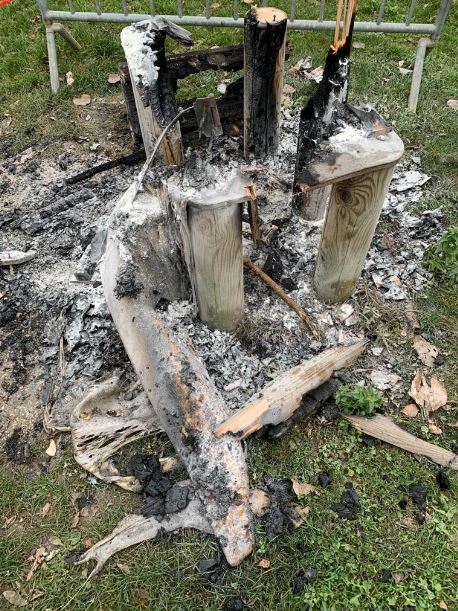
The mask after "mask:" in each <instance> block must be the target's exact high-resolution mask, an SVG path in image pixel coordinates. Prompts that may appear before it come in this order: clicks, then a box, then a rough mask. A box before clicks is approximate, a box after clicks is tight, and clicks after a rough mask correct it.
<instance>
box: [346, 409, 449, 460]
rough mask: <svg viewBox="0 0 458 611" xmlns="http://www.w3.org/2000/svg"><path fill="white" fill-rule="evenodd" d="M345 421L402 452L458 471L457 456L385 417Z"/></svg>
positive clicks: (348, 417) (351, 418)
mask: <svg viewBox="0 0 458 611" xmlns="http://www.w3.org/2000/svg"><path fill="white" fill-rule="evenodd" d="M345 419H346V420H348V422H350V424H351V425H352V426H354V427H355V429H358V431H361V432H362V433H366V434H367V435H370V436H371V437H375V438H376V439H380V440H381V441H385V442H386V443H389V444H391V445H393V446H396V447H398V448H401V449H402V450H407V451H408V452H412V453H413V454H421V455H422V456H426V457H427V458H430V459H431V460H432V461H434V462H435V463H437V464H438V465H441V466H442V467H450V468H451V469H454V470H455V471H458V455H457V454H454V453H453V452H451V451H450V450H445V449H444V448H440V447H439V446H436V445H434V444H432V443H428V442H427V441H423V440H422V439H419V438H418V437H415V435H412V434H411V433H408V432H407V431H404V430H403V429H401V427H399V426H398V425H397V424H395V423H394V422H393V421H392V420H390V419H389V418H386V417H385V416H381V415H377V416H374V417H373V418H364V417H362V416H345Z"/></svg>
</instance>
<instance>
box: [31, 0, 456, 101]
mask: <svg viewBox="0 0 458 611" xmlns="http://www.w3.org/2000/svg"><path fill="white" fill-rule="evenodd" d="M144 1H145V9H146V11H145V12H144V13H131V12H130V11H129V6H128V0H120V2H119V12H104V11H103V10H102V5H101V1H100V0H94V10H93V11H87V10H85V11H80V10H77V9H76V7H75V2H74V0H66V8H65V9H64V8H59V9H57V10H54V9H50V8H49V6H48V0H37V2H38V4H39V7H40V11H41V15H42V17H43V20H44V22H45V25H46V38H47V47H48V58H49V72H50V78H51V89H52V92H53V93H56V92H57V90H58V88H59V74H58V67H57V51H56V43H55V34H56V33H59V34H61V35H62V36H63V37H64V38H65V39H66V40H67V41H68V42H69V43H70V44H71V45H73V46H74V47H75V48H80V46H79V44H78V43H77V41H76V40H75V39H74V38H73V36H72V35H71V34H70V32H68V30H67V29H66V28H65V27H64V26H63V25H62V24H61V23H60V22H61V21H70V22H71V21H82V22H96V23H126V24H127V23H133V22H135V21H143V20H144V19H150V18H151V17H155V16H162V17H166V18H167V19H170V20H171V21H173V22H175V23H177V24H179V25H183V26H208V27H232V28H243V15H244V13H245V12H246V10H247V9H248V6H247V5H246V4H243V3H241V0H233V2H232V3H230V2H227V3H226V4H227V5H230V8H228V10H227V11H225V12H226V14H225V15H221V14H220V13H221V10H222V9H221V8H220V7H219V6H218V11H217V12H218V14H217V15H216V14H214V10H213V9H212V2H211V0H205V9H204V15H191V14H186V13H185V12H184V7H183V0H176V14H170V15H165V14H162V13H158V12H156V3H155V0H144ZM451 1H452V0H441V2H440V5H439V8H438V10H437V12H436V13H435V14H430V15H429V19H431V21H432V22H431V23H424V22H423V23H421V22H415V21H414V19H415V16H416V9H417V0H410V3H409V4H408V7H407V6H406V9H407V10H406V16H405V20H404V21H384V15H385V13H386V10H387V5H388V6H389V2H390V0H380V6H379V8H378V10H377V13H376V17H375V19H374V20H373V21H358V20H357V21H356V22H355V27H354V30H355V32H385V33H394V34H420V35H422V37H421V38H420V39H419V41H418V46H417V54H416V58H415V65H414V70H413V74H412V84H411V89H410V96H409V109H410V110H412V111H413V112H415V111H416V107H417V102H418V96H419V92H420V85H421V79H422V74H423V64H424V60H425V56H426V52H427V50H428V49H431V48H432V47H434V46H435V44H436V42H437V40H438V38H439V36H440V34H441V31H442V29H443V27H444V24H445V20H446V18H447V14H448V11H449V8H450V5H451ZM61 2H62V3H64V2H65V0H61ZM241 4H242V5H241ZM262 4H263V5H266V4H267V2H266V0H263V2H262ZM274 4H275V3H274ZM299 4H301V5H302V3H300V2H298V0H291V3H290V9H289V13H288V17H289V18H288V28H289V29H292V30H331V31H333V30H334V29H335V25H336V23H335V21H332V20H326V19H325V13H326V7H327V4H326V0H320V4H319V7H318V15H316V17H315V18H314V19H304V18H303V17H305V16H307V17H311V15H304V16H303V15H302V13H303V12H304V10H302V6H301V8H300V10H299V6H298V5H299ZM303 5H304V7H306V3H305V2H304V3H303ZM308 10H310V9H308Z"/></svg>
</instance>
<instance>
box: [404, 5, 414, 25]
mask: <svg viewBox="0 0 458 611" xmlns="http://www.w3.org/2000/svg"><path fill="white" fill-rule="evenodd" d="M416 5H417V0H412V1H411V3H410V8H409V14H408V15H407V18H406V25H409V24H410V22H411V21H412V18H413V14H414V12H415V7H416Z"/></svg>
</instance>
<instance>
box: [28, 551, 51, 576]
mask: <svg viewBox="0 0 458 611" xmlns="http://www.w3.org/2000/svg"><path fill="white" fill-rule="evenodd" d="M47 553H48V552H47V550H46V548H45V547H39V548H38V549H37V550H36V552H35V554H34V555H33V556H30V558H29V561H31V562H32V566H31V567H30V570H29V572H28V573H27V577H26V578H25V580H26V581H30V580H31V579H32V577H33V574H34V573H35V572H36V571H37V570H38V569H39V567H40V565H41V564H43V562H44V561H45V558H46V556H47Z"/></svg>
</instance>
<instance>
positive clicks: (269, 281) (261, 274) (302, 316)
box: [243, 258, 320, 339]
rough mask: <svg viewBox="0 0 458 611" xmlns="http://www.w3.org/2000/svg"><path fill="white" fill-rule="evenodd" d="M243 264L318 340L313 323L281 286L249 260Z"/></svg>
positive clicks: (318, 334) (317, 333)
mask: <svg viewBox="0 0 458 611" xmlns="http://www.w3.org/2000/svg"><path fill="white" fill-rule="evenodd" d="M243 264H244V265H245V267H248V269H251V271H252V272H254V273H255V274H256V275H257V276H258V277H259V278H260V279H261V280H262V281H263V282H264V284H266V285H267V286H269V287H270V288H271V289H272V290H273V292H274V293H275V294H276V295H278V297H280V299H283V301H284V302H285V303H287V304H288V305H289V307H290V308H291V309H292V310H294V312H296V314H297V315H298V316H299V318H300V319H301V320H302V322H303V323H304V324H305V326H306V327H307V329H308V330H309V331H310V333H311V334H312V335H313V337H315V338H317V339H319V337H320V332H319V331H318V329H317V328H316V327H315V325H314V324H313V322H312V321H311V320H310V317H309V316H308V315H307V313H306V312H305V311H304V310H303V309H302V308H301V306H300V305H298V304H297V303H296V302H295V301H294V299H291V297H289V295H287V294H286V293H285V291H284V290H283V289H282V288H281V286H280V285H279V284H277V283H276V282H275V280H272V278H271V277H270V276H268V275H267V274H266V273H265V272H264V271H262V269H261V268H260V267H259V266H258V265H256V263H253V261H250V259H248V258H245V259H244V260H243Z"/></svg>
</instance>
